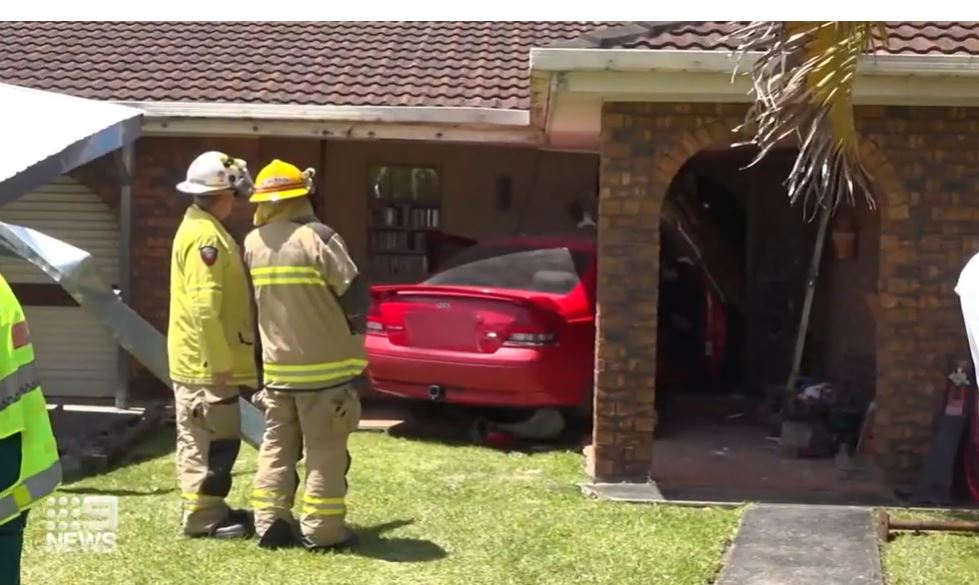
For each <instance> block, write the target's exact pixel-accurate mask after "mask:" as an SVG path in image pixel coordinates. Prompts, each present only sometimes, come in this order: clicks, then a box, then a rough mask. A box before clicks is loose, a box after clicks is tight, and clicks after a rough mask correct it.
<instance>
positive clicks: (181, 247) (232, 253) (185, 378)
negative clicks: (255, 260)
mask: <svg viewBox="0 0 979 585" xmlns="http://www.w3.org/2000/svg"><path fill="white" fill-rule="evenodd" d="M249 296H250V293H249V289H248V281H247V279H246V276H245V269H244V265H243V263H242V260H241V254H240V250H239V248H238V244H237V243H235V241H234V238H232V237H231V235H230V234H229V233H228V231H227V230H226V229H224V226H223V225H221V222H219V221H218V220H217V218H215V217H214V216H213V215H211V214H210V213H208V212H206V211H204V210H203V209H201V208H200V207H198V206H196V205H191V206H190V207H189V208H188V209H187V213H186V214H185V215H184V219H183V222H181V224H180V227H179V228H178V229H177V234H176V235H175V236H174V238H173V251H172V254H171V258H170V327H169V330H168V332H167V351H168V354H169V359H170V378H171V379H172V380H173V381H174V382H180V383H182V384H214V383H216V381H217V380H216V375H217V374H218V373H221V372H231V382H230V383H231V384H232V385H237V386H250V387H256V386H257V385H258V372H257V369H256V367H255V353H254V350H255V334H254V329H253V327H254V322H253V320H252V312H251V305H250V299H249Z"/></svg>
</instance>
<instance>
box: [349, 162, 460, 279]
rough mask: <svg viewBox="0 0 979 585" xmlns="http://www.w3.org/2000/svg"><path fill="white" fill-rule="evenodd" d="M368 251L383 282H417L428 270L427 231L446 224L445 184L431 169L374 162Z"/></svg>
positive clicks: (372, 266) (374, 275) (372, 273)
mask: <svg viewBox="0 0 979 585" xmlns="http://www.w3.org/2000/svg"><path fill="white" fill-rule="evenodd" d="M368 176H369V181H368V191H369V195H370V200H371V204H370V212H371V213H370V222H369V223H368V226H367V254H368V258H369V262H370V264H369V267H370V268H369V273H370V276H371V279H372V280H373V281H374V282H376V283H379V284H382V283H395V282H401V283H403V282H415V281H417V280H420V279H422V278H423V277H424V276H425V275H426V274H427V273H428V268H429V267H428V249H427V246H426V233H427V232H428V231H430V230H437V229H439V228H440V227H441V220H442V218H441V212H442V209H441V207H442V206H441V185H440V181H439V175H438V171H437V170H436V169H434V168H432V167H416V166H407V165H374V166H372V167H371V168H370V171H369V173H368Z"/></svg>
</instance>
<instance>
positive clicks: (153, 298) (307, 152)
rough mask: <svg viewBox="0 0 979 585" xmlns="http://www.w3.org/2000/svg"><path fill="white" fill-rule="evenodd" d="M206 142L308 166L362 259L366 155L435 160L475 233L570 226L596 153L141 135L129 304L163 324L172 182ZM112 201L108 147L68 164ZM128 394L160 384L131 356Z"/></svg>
mask: <svg viewBox="0 0 979 585" xmlns="http://www.w3.org/2000/svg"><path fill="white" fill-rule="evenodd" d="M206 150H221V151H224V152H227V153H229V154H232V155H234V156H237V157H240V158H243V159H245V160H247V161H248V163H249V168H250V169H251V171H252V175H253V176H254V175H257V173H258V171H259V170H260V169H261V168H262V167H263V166H265V165H266V164H267V163H268V162H270V161H271V160H272V159H273V158H279V159H282V160H286V161H288V162H291V163H293V164H296V165H297V166H299V167H300V168H306V167H313V168H315V169H316V170H317V183H318V185H317V191H318V196H317V197H315V198H314V205H315V206H316V207H317V210H318V212H319V213H320V215H321V218H322V219H323V220H324V221H326V222H327V223H329V224H330V225H331V226H332V227H333V228H334V229H336V230H337V232H338V233H339V234H340V235H341V236H342V237H343V238H344V239H345V240H346V241H347V242H348V244H349V246H350V248H351V253H352V255H353V256H354V259H355V260H356V261H357V262H358V264H359V265H361V267H362V269H364V268H367V256H366V222H367V217H368V213H367V168H368V166H369V164H371V163H375V162H379V163H391V164H410V163H418V164H425V165H434V166H436V167H437V168H439V169H440V171H441V175H442V184H443V199H442V200H443V224H444V229H445V230H447V231H449V232H451V233H455V234H457V235H462V236H468V237H473V238H483V237H487V236H493V235H502V234H509V233H513V232H514V231H516V230H525V231H539V230H551V229H568V228H573V227H574V224H573V222H572V221H571V220H570V219H569V217H568V215H567V214H566V213H565V211H564V207H565V205H566V203H567V202H568V201H570V200H571V198H573V197H580V196H586V197H589V198H594V196H595V194H594V191H595V185H596V181H597V172H598V169H597V157H596V156H595V155H581V154H563V153H556V152H541V151H536V150H533V149H526V148H505V147H482V146H467V145H443V144H418V143H411V144H409V143H386V142H379V141H378V142H367V141H321V140H305V139H271V138H220V137H214V138H168V137H145V138H141V139H140V140H138V141H137V143H136V145H135V165H134V167H135V172H134V177H133V218H132V278H133V282H132V290H131V295H130V299H131V301H130V304H131V305H132V306H133V308H134V309H135V310H136V311H137V312H139V314H140V315H142V316H143V317H144V318H146V319H147V320H148V321H149V322H150V323H151V324H153V325H154V326H156V327H157V328H158V329H159V330H161V331H166V327H167V318H168V302H169V261H170V247H171V243H172V240H173V234H174V232H175V231H176V229H177V226H178V225H179V222H180V219H181V217H182V216H183V212H184V209H185V208H186V206H187V204H188V200H187V199H186V198H184V197H182V196H181V195H180V194H178V193H177V192H176V191H175V189H174V186H175V185H176V184H177V183H178V182H179V181H181V180H183V176H184V173H185V171H186V168H187V166H188V165H189V164H190V162H191V161H192V160H193V159H194V158H195V157H196V156H197V155H198V154H200V153H201V152H204V151H206ZM503 175H506V176H509V177H510V178H511V183H512V205H511V207H510V208H509V209H507V210H498V209H497V208H496V203H495V201H496V184H497V183H496V181H497V178H498V177H500V176H503ZM73 176H74V177H75V178H76V179H78V180H79V181H80V182H82V183H83V184H85V185H87V186H88V187H89V188H91V189H92V190H93V191H95V192H96V193H98V194H99V196H100V197H102V198H103V199H104V200H105V201H106V202H107V203H109V205H111V206H112V208H113V209H114V210H116V211H117V212H118V209H119V205H118V203H119V186H118V179H117V174H116V168H115V166H114V161H113V159H112V156H111V155H110V156H106V157H103V158H101V159H99V160H97V161H94V162H92V163H90V164H89V165H86V166H84V167H82V168H80V169H78V170H76V171H75V172H74V173H73ZM228 227H229V231H231V232H232V234H233V235H235V236H236V237H237V238H238V239H239V241H241V240H242V239H243V237H244V235H245V234H246V233H247V232H248V230H249V229H250V228H251V209H250V206H249V205H247V204H244V203H242V204H240V205H238V206H237V207H236V208H235V212H234V214H233V216H232V218H231V220H230V221H229V222H228ZM131 388H132V395H133V396H134V397H136V398H141V397H144V398H145V397H159V396H160V395H161V393H162V392H163V391H164V390H163V386H162V384H160V383H159V382H158V381H157V380H156V379H155V378H153V376H152V375H150V374H149V372H147V371H146V370H145V369H144V368H142V367H141V366H139V365H134V366H133V377H132V379H131Z"/></svg>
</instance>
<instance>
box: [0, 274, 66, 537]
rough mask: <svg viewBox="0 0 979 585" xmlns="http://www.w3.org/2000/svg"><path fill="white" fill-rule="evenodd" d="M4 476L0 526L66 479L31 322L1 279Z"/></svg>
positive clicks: (0, 455) (0, 450) (0, 449)
mask: <svg viewBox="0 0 979 585" xmlns="http://www.w3.org/2000/svg"><path fill="white" fill-rule="evenodd" d="M18 451H19V452H18ZM0 477H2V478H3V479H0V525H3V524H6V523H7V522H10V521H11V520H14V519H16V518H18V517H20V515H21V514H22V513H23V512H24V511H25V510H28V509H30V508H32V507H34V506H36V505H37V504H38V502H40V501H42V500H43V499H44V498H45V497H46V496H48V495H50V494H51V493H52V492H53V491H54V490H55V489H56V488H57V487H58V486H59V485H60V484H61V480H62V477H61V462H60V460H59V458H58V444H57V441H56V440H55V437H54V433H53V432H52V431H51V420H50V419H49V418H48V409H47V406H46V405H45V402H44V395H43V394H41V386H40V384H39V382H38V379H37V372H36V370H35V368H34V345H33V344H32V343H31V340H30V331H29V329H28V326H27V320H26V319H25V318H24V310H23V308H22V307H21V305H20V302H19V301H18V300H17V297H15V296H14V293H13V291H12V290H10V285H8V284H7V281H6V280H4V278H3V277H2V276H0ZM10 480H13V481H12V482H11V481H10Z"/></svg>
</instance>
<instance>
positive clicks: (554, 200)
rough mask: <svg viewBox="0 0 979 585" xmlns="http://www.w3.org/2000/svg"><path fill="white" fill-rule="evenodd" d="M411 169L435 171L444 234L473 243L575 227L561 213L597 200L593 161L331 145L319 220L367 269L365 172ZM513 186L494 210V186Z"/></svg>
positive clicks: (460, 148) (572, 156) (495, 150)
mask: <svg viewBox="0 0 979 585" xmlns="http://www.w3.org/2000/svg"><path fill="white" fill-rule="evenodd" d="M384 163H390V164H415V165H419V166H433V167H435V168H437V169H439V173H440V179H441V183H442V220H443V228H444V229H445V230H446V231H447V232H450V233H453V234H456V235H462V236H467V237H471V238H475V239H480V238H486V237H490V236H497V235H504V234H512V233H516V232H519V231H528V232H539V231H551V230H567V229H573V228H574V222H572V221H571V220H570V219H569V216H568V214H567V213H566V211H565V208H566V206H567V204H568V203H570V202H571V201H572V200H574V199H581V198H584V199H586V200H590V201H594V198H595V187H596V183H597V175H598V157H597V156H595V155H591V154H576V153H561V152H548V151H540V150H535V149H528V148H508V147H497V146H468V145H453V144H432V143H407V142H367V141H328V142H327V143H326V162H325V168H326V184H325V186H324V188H325V192H324V193H323V195H322V196H323V197H324V199H325V206H324V216H323V217H324V219H325V220H326V221H327V222H329V223H330V225H332V226H333V227H334V228H335V229H337V230H338V231H339V232H340V233H341V234H343V236H344V238H346V240H347V244H348V246H349V247H350V249H351V253H352V254H353V255H354V259H355V260H356V261H357V262H358V263H360V264H363V265H365V266H367V265H368V258H367V231H366V228H365V226H366V225H367V223H368V221H369V212H368V197H367V187H368V185H367V171H368V168H369V167H370V166H371V165H373V164H384ZM502 176H508V177H510V180H511V190H512V202H511V205H510V207H509V208H508V209H502V210H501V209H498V208H497V204H496V193H497V181H498V179H499V178H500V177H502Z"/></svg>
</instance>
